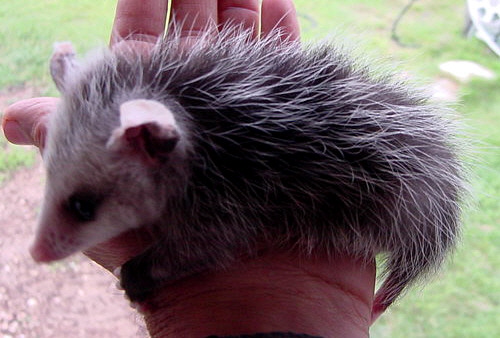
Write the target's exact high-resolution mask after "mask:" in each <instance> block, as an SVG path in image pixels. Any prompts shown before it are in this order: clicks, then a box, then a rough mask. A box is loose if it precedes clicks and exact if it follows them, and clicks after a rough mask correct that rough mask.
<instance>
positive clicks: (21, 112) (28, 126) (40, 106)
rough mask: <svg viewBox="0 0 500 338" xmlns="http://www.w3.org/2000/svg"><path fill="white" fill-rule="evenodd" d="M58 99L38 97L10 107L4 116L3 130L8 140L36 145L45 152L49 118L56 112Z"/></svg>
mask: <svg viewBox="0 0 500 338" xmlns="http://www.w3.org/2000/svg"><path fill="white" fill-rule="evenodd" d="M58 102H59V99H58V98H55V97H37V98H33V99H27V100H22V101H19V102H16V103H14V104H12V105H11V106H9V107H8V108H7V109H6V110H5V113H4V115H3V119H2V128H3V131H4V134H5V137H6V138H7V140H9V141H10V142H12V143H15V144H23V145H34V146H36V147H38V148H40V150H43V146H44V145H45V137H46V135H47V122H48V116H49V114H50V113H51V112H53V111H55V109H56V107H57V104H58Z"/></svg>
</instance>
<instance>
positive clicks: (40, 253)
mask: <svg viewBox="0 0 500 338" xmlns="http://www.w3.org/2000/svg"><path fill="white" fill-rule="evenodd" d="M79 247H80V245H79V242H78V241H76V239H73V238H70V237H67V236H62V235H57V234H56V233H55V232H53V231H49V232H48V233H45V234H41V233H39V234H38V235H37V236H36V238H35V241H34V242H33V244H32V245H31V247H30V254H31V257H33V259H34V260H35V261H36V262H38V263H49V262H53V261H56V260H60V259H63V258H66V257H68V256H69V255H71V254H72V253H74V252H75V251H77V250H78V249H79Z"/></svg>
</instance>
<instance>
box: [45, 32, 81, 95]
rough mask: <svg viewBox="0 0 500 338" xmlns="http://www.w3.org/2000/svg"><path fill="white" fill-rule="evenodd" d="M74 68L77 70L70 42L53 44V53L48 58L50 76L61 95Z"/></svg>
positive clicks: (73, 50) (74, 54)
mask: <svg viewBox="0 0 500 338" xmlns="http://www.w3.org/2000/svg"><path fill="white" fill-rule="evenodd" d="M76 68H78V63H77V62H76V53H75V49H74V48H73V45H72V44H71V42H56V43H54V51H53V53H52V57H51V58H50V75H52V80H54V83H55V84H56V87H57V89H59V91H60V92H61V93H62V92H64V88H65V85H66V81H67V79H68V75H69V74H70V73H71V72H73V71H74V70H75V69H76Z"/></svg>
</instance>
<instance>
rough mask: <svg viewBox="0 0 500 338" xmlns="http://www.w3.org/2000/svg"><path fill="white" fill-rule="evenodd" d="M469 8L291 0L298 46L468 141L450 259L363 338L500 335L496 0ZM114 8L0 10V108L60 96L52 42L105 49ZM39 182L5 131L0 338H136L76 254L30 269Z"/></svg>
mask: <svg viewBox="0 0 500 338" xmlns="http://www.w3.org/2000/svg"><path fill="white" fill-rule="evenodd" d="M469 2H470V3H469V6H470V7H469V8H470V9H471V11H473V13H472V15H471V14H467V13H468V11H467V1H465V0H463V1H457V0H440V1H433V0H418V1H410V0H358V1H356V0H352V1H336V0H315V1H309V0H295V3H296V7H297V11H298V14H299V17H300V20H301V27H302V36H303V40H305V41H306V42H314V41H317V40H321V39H333V40H334V41H337V42H336V43H340V44H343V45H345V46H347V47H348V48H351V47H352V48H354V49H355V54H358V55H363V58H364V59H365V60H366V59H368V60H370V59H375V60H376V62H381V63H382V64H384V65H385V66H386V68H387V67H390V69H391V70H395V71H396V72H398V73H400V74H401V75H402V76H404V77H406V78H410V79H412V80H415V81H416V82H418V83H419V84H426V85H429V88H430V89H431V92H432V95H433V96H434V99H436V100H443V101H446V102H448V104H449V105H451V106H452V107H454V108H455V109H456V110H457V111H458V113H459V115H460V118H461V119H463V120H464V121H465V124H466V129H467V131H468V132H469V133H470V134H471V135H473V139H474V142H472V143H473V144H472V145H473V148H474V151H473V154H472V155H473V159H472V160H470V162H471V168H472V171H473V173H472V174H473V175H472V191H473V199H472V201H471V206H470V207H469V208H467V209H466V212H465V214H464V231H463V238H462V240H461V243H460V245H459V247H458V249H457V250H456V253H455V255H454V256H453V257H452V258H451V259H450V260H449V261H448V262H447V264H446V266H445V268H444V269H443V270H442V271H440V273H439V275H438V276H436V277H435V278H433V280H432V281H431V283H430V284H429V285H427V286H426V287H425V288H416V289H412V290H411V291H410V292H409V294H408V295H407V296H406V297H404V298H403V299H402V300H401V301H399V302H398V303H397V304H396V305H394V306H393V307H392V308H391V309H390V310H389V311H388V312H387V313H386V314H385V315H383V316H382V317H381V319H379V320H378V322H377V323H376V324H375V325H374V326H373V327H372V329H371V335H372V337H407V338H410V337H493V336H496V335H499V334H500V199H499V197H500V150H499V149H500V148H499V146H500V58H499V56H498V55H496V54H495V48H494V44H493V43H494V42H495V41H494V40H495V39H496V38H498V37H499V36H500V18H499V16H498V13H499V12H500V9H499V8H500V1H497V0H477V1H469ZM115 5H116V1H114V0H101V1H93V0H76V1H69V0H17V1H1V2H0V111H3V110H4V109H5V107H6V106H7V105H8V104H10V103H13V102H15V101H16V100H19V99H22V98H29V97H33V96H39V95H57V92H56V90H55V87H54V85H53V84H52V83H51V81H50V76H49V73H48V59H49V57H50V54H51V51H52V44H53V42H55V41H65V40H71V41H72V42H73V43H74V45H75V46H76V48H77V50H78V51H79V52H80V53H81V54H82V53H83V54H84V53H85V52H86V51H88V50H90V49H92V48H95V47H97V46H102V45H104V44H107V42H108V38H109V32H110V29H111V25H112V19H113V16H114V9H115ZM471 18H472V21H474V23H475V24H476V25H479V26H478V27H476V28H475V29H474V26H473V25H471ZM481 20H482V21H483V22H481ZM495 25H496V26H497V27H499V31H497V34H498V35H497V36H495ZM481 34H482V35H481ZM485 34H486V35H488V34H489V35H488V36H485ZM477 36H482V38H483V39H482V40H481V39H478V38H477ZM488 39H489V40H488ZM492 41H493V43H492ZM488 43H489V45H488ZM459 61H460V62H459ZM388 65H390V66H388ZM394 65H396V66H395V67H394ZM42 186H43V171H42V169H41V166H40V159H39V155H38V153H37V151H35V150H33V149H31V148H26V147H16V146H12V145H9V144H7V142H6V141H5V139H4V138H3V134H2V135H1V136H0V335H2V336H3V337H67V336H70V335H72V336H74V337H143V336H145V333H144V330H143V328H142V326H143V324H142V322H141V320H140V318H139V317H138V316H137V315H135V314H134V313H133V312H132V311H130V310H129V309H128V305H127V304H126V302H125V301H123V299H122V295H121V293H120V292H118V291H116V290H115V289H114V287H113V283H114V280H113V277H112V276H110V275H108V274H107V273H106V272H104V271H103V270H102V269H100V268H99V267H97V266H95V265H94V264H93V263H91V262H89V261H88V260H86V259H85V258H84V257H83V256H75V257H71V258H69V259H67V260H65V261H63V262H60V263H57V264H54V265H50V266H37V265H35V264H34V263H33V262H32V261H31V258H30V257H29V254H28V246H29V244H30V241H31V239H32V237H33V226H34V223H35V219H36V214H37V212H38V208H39V205H40V199H41V194H42Z"/></svg>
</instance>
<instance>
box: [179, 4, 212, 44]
mask: <svg viewBox="0 0 500 338" xmlns="http://www.w3.org/2000/svg"><path fill="white" fill-rule="evenodd" d="M171 20H172V21H173V22H174V24H175V25H176V28H177V30H178V31H175V32H170V33H175V34H180V37H181V41H184V42H185V43H186V44H187V45H189V44H190V42H191V41H194V40H196V39H197V38H199V37H200V36H203V35H205V34H206V33H207V31H208V32H209V31H210V30H212V29H213V30H214V32H215V27H216V24H217V0H172V17H171Z"/></svg>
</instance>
